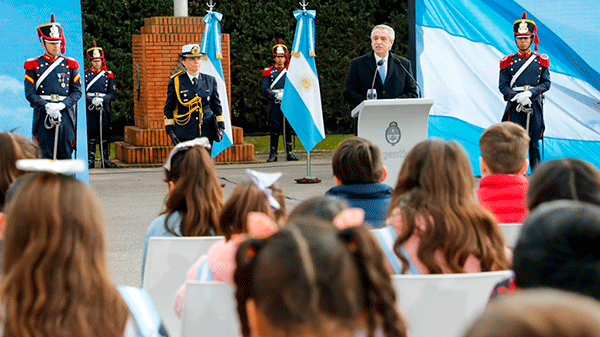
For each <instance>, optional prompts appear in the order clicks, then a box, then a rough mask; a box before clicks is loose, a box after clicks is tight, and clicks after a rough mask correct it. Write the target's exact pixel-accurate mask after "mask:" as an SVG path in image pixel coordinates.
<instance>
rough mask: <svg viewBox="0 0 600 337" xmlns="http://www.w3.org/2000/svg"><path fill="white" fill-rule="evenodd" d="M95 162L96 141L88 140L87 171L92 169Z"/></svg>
mask: <svg viewBox="0 0 600 337" xmlns="http://www.w3.org/2000/svg"><path fill="white" fill-rule="evenodd" d="M95 161H96V141H95V140H88V169H91V168H94V162H95Z"/></svg>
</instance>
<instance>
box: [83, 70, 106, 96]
mask: <svg viewBox="0 0 600 337" xmlns="http://www.w3.org/2000/svg"><path fill="white" fill-rule="evenodd" d="M105 73H106V71H104V70H102V71H101V72H99V73H98V75H96V77H94V78H92V80H91V81H90V83H89V84H88V85H87V86H86V87H85V91H86V92H87V91H88V90H90V87H91V86H92V84H94V83H96V81H97V80H99V79H100V77H102V75H104V74H105Z"/></svg>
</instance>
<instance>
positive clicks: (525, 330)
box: [463, 169, 600, 337]
mask: <svg viewBox="0 0 600 337" xmlns="http://www.w3.org/2000/svg"><path fill="white" fill-rule="evenodd" d="M536 170H537V169H536ZM463 336H464V337H514V336H527V337H584V336H585V337H598V336H600V310H598V302H597V301H595V300H593V299H591V298H588V297H585V296H581V295H577V294H573V293H567V292H562V291H556V290H550V289H539V290H523V291H519V292H518V293H516V294H514V295H512V296H505V297H503V298H499V299H498V300H496V301H494V302H492V303H491V304H490V306H489V307H488V308H487V309H486V310H485V312H484V313H483V314H482V315H481V316H480V317H479V318H478V319H477V320H475V321H474V322H473V323H472V324H471V327H470V328H469V329H468V330H467V332H466V333H465V334H464V335H463Z"/></svg>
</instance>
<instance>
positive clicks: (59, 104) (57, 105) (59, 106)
mask: <svg viewBox="0 0 600 337" xmlns="http://www.w3.org/2000/svg"><path fill="white" fill-rule="evenodd" d="M55 105H56V108H57V109H58V111H62V109H64V108H66V107H67V106H66V105H65V103H63V102H60V103H55Z"/></svg>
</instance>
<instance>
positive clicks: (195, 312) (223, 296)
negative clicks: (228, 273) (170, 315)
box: [181, 281, 241, 337]
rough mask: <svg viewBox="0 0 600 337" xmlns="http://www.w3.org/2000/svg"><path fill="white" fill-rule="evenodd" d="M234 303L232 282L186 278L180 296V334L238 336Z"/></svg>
mask: <svg viewBox="0 0 600 337" xmlns="http://www.w3.org/2000/svg"><path fill="white" fill-rule="evenodd" d="M236 306H237V303H236V300H235V286H234V285H232V284H230V283H227V282H198V281H188V283H187V285H186V287H185V298H184V299H183V311H182V322H181V337H190V336H194V337H195V336H203V337H223V336H224V337H236V336H241V334H240V323H239V318H238V315H237V310H236Z"/></svg>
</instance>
